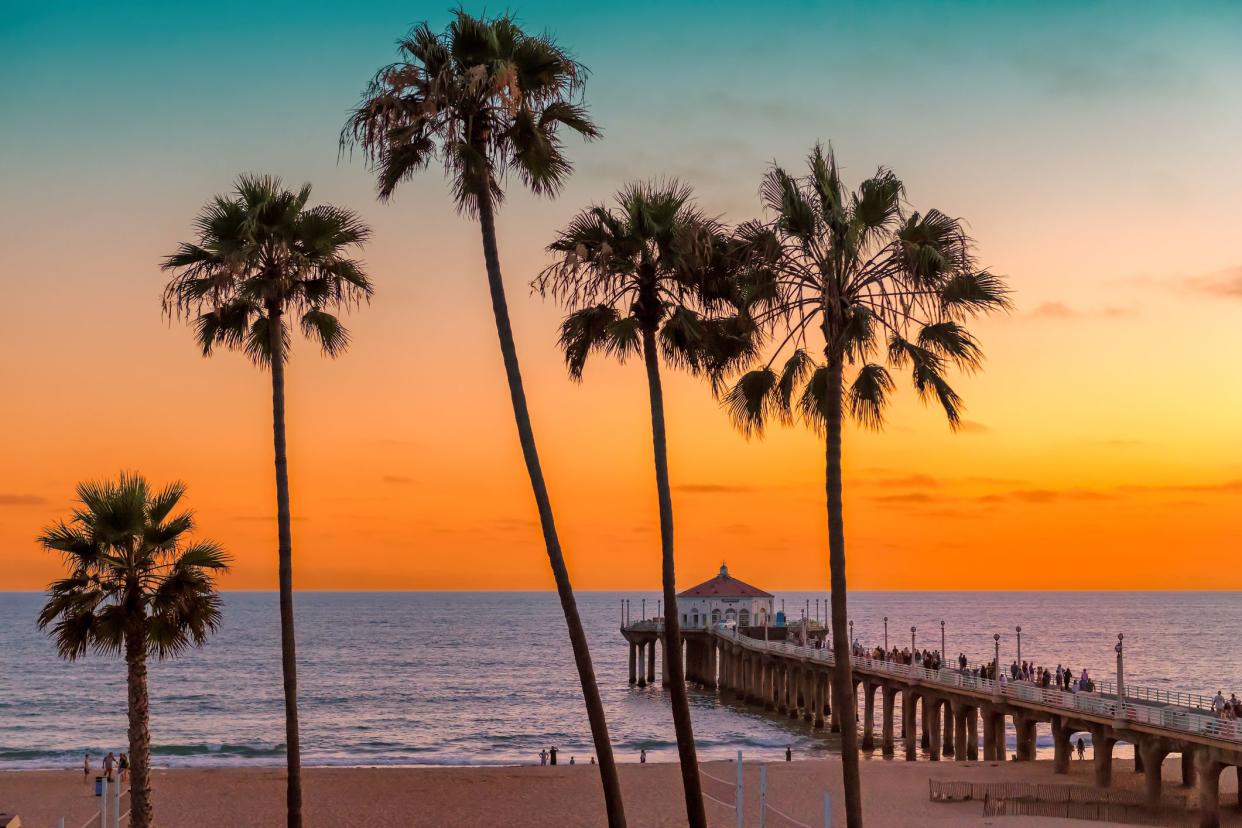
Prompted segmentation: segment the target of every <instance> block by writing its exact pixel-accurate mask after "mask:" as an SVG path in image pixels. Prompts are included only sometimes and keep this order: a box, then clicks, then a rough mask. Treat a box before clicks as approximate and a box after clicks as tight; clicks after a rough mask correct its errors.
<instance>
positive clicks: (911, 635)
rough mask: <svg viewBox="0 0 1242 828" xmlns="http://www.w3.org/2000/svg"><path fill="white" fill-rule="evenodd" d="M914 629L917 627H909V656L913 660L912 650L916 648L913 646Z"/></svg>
mask: <svg viewBox="0 0 1242 828" xmlns="http://www.w3.org/2000/svg"><path fill="white" fill-rule="evenodd" d="M915 629H917V628H916V627H911V628H910V658H911V660H913V659H914V651H915V649H916V648H915V646H914V631H915Z"/></svg>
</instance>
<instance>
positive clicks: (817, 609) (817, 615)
mask: <svg viewBox="0 0 1242 828" xmlns="http://www.w3.org/2000/svg"><path fill="white" fill-rule="evenodd" d="M815 623H816V624H818V623H819V599H818V598H816V599H815Z"/></svg>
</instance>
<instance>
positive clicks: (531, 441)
mask: <svg viewBox="0 0 1242 828" xmlns="http://www.w3.org/2000/svg"><path fill="white" fill-rule="evenodd" d="M478 203H479V226H480V228H481V229H482V233H483V259H484V262H485V263H486V265H487V283H488V287H489V288H490V289H491V296H492V311H493V313H494V314H495V316H496V333H497V334H498V335H499V337H500V353H501V356H502V357H503V358H504V363H505V376H506V377H507V379H508V381H509V396H510V397H511V399H512V401H513V418H514V420H516V421H517V429H518V440H519V442H520V443H521V444H522V457H523V458H524V459H525V461H526V472H527V474H528V475H529V476H530V485H531V489H533V490H534V493H535V503H536V505H537V506H538V509H539V523H540V525H541V526H542V527H543V541H544V544H545V546H547V549H548V561H549V563H550V564H551V565H552V575H553V577H554V578H555V579H556V592H557V595H559V596H560V599H561V609H562V611H563V612H564V613H565V623H566V625H567V626H568V627H569V643H570V646H571V648H572V649H573V653H574V663H575V664H576V665H577V668H578V677H579V679H580V680H581V682H582V696H583V699H584V700H585V702H586V709H587V718H588V719H589V720H590V723H591V737H592V738H593V739H594V741H595V753H596V755H597V756H598V757H599V775H600V779H601V781H602V782H603V785H604V804H605V807H606V809H607V811H608V824H609V825H610V826H612V828H621V826H624V825H625V808H624V807H623V805H622V802H621V782H620V779H619V778H618V777H617V765H616V762H615V761H614V760H613V757H612V743H611V742H610V741H609V739H608V723H607V721H605V719H604V704H603V702H602V701H601V700H600V696H599V686H598V685H597V684H596V681H595V668H594V667H593V666H592V665H591V652H590V650H589V649H588V647H587V639H586V632H585V631H584V630H583V629H582V619H581V618H579V616H578V604H577V602H576V601H575V600H574V590H573V586H572V585H571V584H570V582H569V570H568V569H566V567H565V558H564V556H563V555H562V554H561V542H560V539H559V538H558V537H557V534H556V523H555V521H554V520H553V517H552V501H551V499H550V498H549V497H548V487H547V484H546V483H545V482H544V479H543V470H542V468H541V467H540V465H539V452H538V449H537V448H536V446H535V433H534V429H533V428H532V427H531V422H530V411H529V410H528V409H527V407H526V392H525V391H524V390H523V388H522V373H521V369H520V368H519V366H518V358H517V346H516V345H515V344H514V342H513V328H512V326H511V325H510V323H509V306H508V303H507V302H506V300H505V286H504V282H503V280H502V279H501V275H500V255H499V253H498V252H497V249H496V218H495V214H494V212H493V208H492V203H491V199H490V198H489V197H488V196H487V195H481V196H480V197H479V202H478Z"/></svg>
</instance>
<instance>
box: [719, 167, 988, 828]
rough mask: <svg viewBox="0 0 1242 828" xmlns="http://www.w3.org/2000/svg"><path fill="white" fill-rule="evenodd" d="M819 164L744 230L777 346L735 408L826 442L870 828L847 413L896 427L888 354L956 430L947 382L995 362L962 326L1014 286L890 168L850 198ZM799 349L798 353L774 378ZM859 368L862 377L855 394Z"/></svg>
mask: <svg viewBox="0 0 1242 828" xmlns="http://www.w3.org/2000/svg"><path fill="white" fill-rule="evenodd" d="M808 164H809V170H808V172H807V174H806V175H804V176H802V177H795V176H793V175H790V174H789V173H788V172H786V171H785V170H784V169H782V168H780V167H778V166H773V167H772V168H771V169H770V170H769V171H768V173H767V175H766V176H765V177H764V179H763V184H762V187H761V189H760V196H761V199H762V201H763V203H764V206H765V208H766V209H767V211H768V213H769V214H770V217H771V218H770V220H769V221H768V222H766V223H759V222H749V223H747V224H744V225H742V226H741V227H740V228H739V229H738V233H737V238H738V243H739V250H740V251H741V253H740V255H741V258H742V260H743V261H744V271H745V273H746V282H747V284H748V290H749V293H750V298H751V302H750V312H751V315H752V319H753V321H754V323H755V324H756V325H757V326H759V328H761V329H765V330H766V331H767V332H769V333H773V334H775V338H774V341H775V342H776V343H777V345H776V347H775V348H774V349H773V350H772V353H771V356H770V358H769V359H768V360H767V361H766V363H765V364H763V365H762V366H761V367H758V368H756V369H754V370H751V371H749V372H748V373H746V374H744V375H742V376H741V377H740V378H739V380H738V381H737V383H736V384H735V385H733V387H732V388H731V389H730V390H729V391H728V392H727V393H726V394H725V395H724V404H725V407H726V409H727V411H728V413H729V414H730V416H731V418H732V419H733V421H734V423H735V424H736V425H737V426H738V427H739V428H740V429H741V430H742V431H743V433H745V434H747V435H749V434H755V433H762V429H763V426H764V424H765V423H766V422H767V421H768V420H770V419H772V418H776V419H777V420H779V421H782V422H785V423H790V422H792V421H793V420H794V419H795V418H797V419H801V420H802V422H804V423H805V424H806V425H807V426H809V427H810V428H811V429H812V430H814V431H815V432H816V433H817V434H819V435H821V436H824V437H826V494H827V501H828V550H829V570H830V573H831V589H832V592H831V596H832V597H831V601H832V649H833V657H834V659H835V661H836V667H835V670H836V675H835V678H834V681H833V695H834V699H833V704H835V705H836V706H837V710H838V711H840V714H841V749H842V754H843V763H842V764H843V770H844V777H845V797H846V818H847V824H848V825H850V826H860V825H862V801H861V792H860V781H859V757H858V732H857V729H856V727H855V709H854V698H853V685H852V682H851V680H850V642H849V639H848V633H847V629H846V624H847V619H848V613H847V611H846V584H845V525H844V520H843V516H842V508H841V499H842V495H841V429H842V424H843V420H844V419H845V415H846V412H847V411H848V413H849V415H850V416H851V417H852V418H853V419H854V420H855V421H856V422H857V423H859V424H860V425H862V426H864V427H867V428H873V429H880V428H881V427H882V426H883V423H884V410H885V406H886V403H887V402H888V397H889V395H890V393H891V392H892V391H893V389H894V383H893V379H892V376H891V375H890V374H889V371H888V369H887V368H886V367H885V365H884V364H881V362H879V361H876V360H878V359H881V356H880V355H881V354H883V360H884V361H885V362H887V364H888V366H890V367H895V368H909V369H910V370H911V372H912V379H913V383H914V388H915V389H916V390H917V392H918V394H919V396H920V397H922V398H923V399H924V400H925V401H928V400H934V401H936V402H938V403H939V404H940V405H941V406H942V407H943V408H944V412H945V415H946V416H947V417H948V420H949V425H950V427H953V428H956V427H957V425H958V423H959V422H960V411H961V399H960V398H959V397H958V395H957V394H956V393H955V392H954V390H953V388H952V387H951V386H950V385H949V384H948V382H947V381H946V380H945V373H946V371H947V370H948V369H949V368H950V367H953V366H956V367H958V368H960V369H964V370H967V371H973V370H975V369H977V368H979V367H980V364H981V361H982V357H983V354H982V351H981V350H980V348H979V345H978V343H977V341H976V340H975V338H974V337H973V336H972V335H971V334H970V332H969V331H967V330H966V328H965V327H964V326H963V324H962V323H963V322H965V321H967V320H968V319H970V318H971V317H973V316H975V315H977V314H979V313H982V312H989V311H994V310H998V309H1003V308H1006V307H1008V304H1009V303H1008V299H1007V289H1006V287H1005V284H1004V281H1003V280H1002V279H1001V278H999V277H997V276H994V275H993V274H991V273H989V272H987V271H986V270H982V269H980V268H979V267H978V265H977V263H976V260H975V256H974V254H973V251H972V243H971V240H970V238H969V237H968V236H967V234H966V232H965V230H964V229H963V227H962V224H961V222H960V221H958V220H957V219H953V218H950V217H949V216H947V215H945V214H943V213H941V212H939V211H937V210H930V211H928V212H926V213H918V212H907V210H906V208H905V205H904V202H903V198H904V187H903V185H902V183H901V181H900V180H898V178H897V177H896V176H895V175H893V173H891V172H890V171H888V170H886V169H883V168H881V169H880V170H879V171H878V172H876V174H875V175H874V176H873V177H871V178H869V179H867V180H866V181H864V182H862V184H861V185H860V186H859V187H858V189H857V191H855V192H853V193H849V192H847V191H846V190H845V188H844V185H843V184H842V182H841V177H840V174H839V172H838V169H837V164H836V160H835V158H834V157H833V154H832V151H831V150H828V151H827V152H825V151H824V150H823V148H822V147H820V146H818V145H817V146H816V147H815V149H814V150H812V152H811V153H810V156H809V159H808ZM817 334H818V336H817ZM812 343H814V346H813V345H812ZM787 349H790V350H791V351H792V352H791V353H789V355H788V357H787V358H786V360H785V361H784V363H783V365H782V366H781V367H780V370H776V369H774V368H773V365H774V364H775V362H776V359H777V357H778V356H780V355H781V354H782V353H783V352H785V351H786V350H787ZM816 349H818V350H819V351H820V353H822V359H819V358H817V357H816V356H815V355H814V353H813V352H814V350H816ZM847 368H856V370H855V371H854V373H853V377H852V379H851V380H850V382H849V384H848V385H846V382H845V377H844V374H845V372H846V369H847Z"/></svg>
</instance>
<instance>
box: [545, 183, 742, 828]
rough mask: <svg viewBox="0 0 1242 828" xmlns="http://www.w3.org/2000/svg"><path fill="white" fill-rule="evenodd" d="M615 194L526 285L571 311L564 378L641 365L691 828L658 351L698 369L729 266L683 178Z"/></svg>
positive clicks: (695, 785)
mask: <svg viewBox="0 0 1242 828" xmlns="http://www.w3.org/2000/svg"><path fill="white" fill-rule="evenodd" d="M616 202H617V208H616V209H608V208H605V207H592V208H590V209H587V210H584V211H583V212H581V213H579V214H578V215H577V216H576V217H574V219H573V220H572V221H571V222H570V224H569V225H568V227H566V229H565V230H563V231H561V233H560V235H559V236H558V237H557V239H556V241H554V242H553V243H552V244H550V245H549V246H548V250H549V251H551V252H552V253H553V254H555V256H556V257H557V258H556V261H555V262H554V263H553V264H552V265H551V266H550V267H548V268H547V269H546V270H544V272H543V273H542V274H541V275H540V277H539V278H538V279H537V280H536V282H535V287H536V289H538V290H539V292H540V293H541V294H544V295H546V294H548V293H551V294H552V295H553V296H554V297H556V298H557V299H559V300H561V301H562V302H563V303H564V304H565V305H566V306H568V308H569V309H570V310H571V313H570V314H569V316H568V317H567V318H566V319H565V322H564V323H563V324H562V326H561V335H560V346H561V349H562V350H563V351H564V353H565V362H566V364H567V366H568V368H569V374H570V376H571V377H572V378H573V379H574V380H578V381H580V380H581V379H582V372H583V369H584V368H585V367H586V361H587V358H588V357H589V356H590V354H591V353H592V352H603V353H604V354H607V355H609V356H613V357H615V358H616V359H618V360H619V361H621V362H624V361H625V360H626V359H627V358H629V357H631V356H634V355H636V354H640V353H641V354H642V358H643V362H644V364H645V365H646V368H647V391H648V397H649V399H650V405H651V437H652V444H653V448H654V452H655V472H656V491H657V494H658V500H659V510H660V549H661V561H662V566H661V576H662V582H663V589H664V606H666V607H668V608H669V609H668V611H667V612H666V613H665V617H664V658H665V663H666V664H667V665H668V672H669V682H670V685H669V689H670V695H671V697H672V699H671V700H672V708H673V727H674V730H675V731H676V734H677V751H678V754H679V757H680V759H681V775H682V785H683V788H684V790H685V797H686V816H687V820H688V822H689V824H690V825H692V826H696V828H697V826H705V825H706V824H707V816H706V814H705V813H704V810H703V793H702V787H701V782H700V780H699V767H698V757H697V756H696V753H695V746H694V729H693V727H692V726H691V721H690V702H689V698H688V697H687V694H686V684H685V666H684V664H683V663H682V657H681V623H680V620H679V618H678V614H677V585H676V577H675V567H674V556H673V498H672V493H671V490H670V487H669V475H668V445H667V438H666V436H665V430H664V393H663V390H662V388H661V383H660V352H661V349H662V350H663V353H664V357H665V359H666V360H668V361H669V362H671V363H672V364H674V365H677V366H687V367H689V368H691V369H692V370H696V371H697V370H701V369H704V368H706V367H707V365H708V364H710V363H711V357H710V355H705V354H704V351H705V349H711V348H713V347H714V345H715V344H716V343H717V342H719V341H720V340H721V339H722V334H723V333H724V332H723V331H721V330H720V326H721V325H722V324H723V320H721V319H719V318H717V317H709V316H705V315H704V313H705V312H707V311H711V310H713V309H714V308H715V307H716V306H717V305H721V304H722V303H723V301H724V300H726V299H729V298H730V296H731V293H732V291H731V287H732V283H731V282H730V280H729V279H728V277H727V274H728V271H727V270H725V269H723V268H721V267H720V263H721V261H722V258H721V257H722V254H723V253H724V247H725V244H726V240H725V238H724V233H723V230H722V228H721V227H720V225H719V224H718V223H717V222H716V221H714V220H712V219H710V218H708V217H706V216H704V215H703V214H702V213H701V212H700V211H699V210H698V209H697V208H696V207H695V206H694V203H693V201H692V200H691V191H690V188H689V187H687V186H685V185H682V184H680V183H678V182H676V181H670V182H667V183H663V184H631V185H629V186H627V187H626V188H625V189H623V190H622V191H621V192H619V193H618V194H617V196H616Z"/></svg>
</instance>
